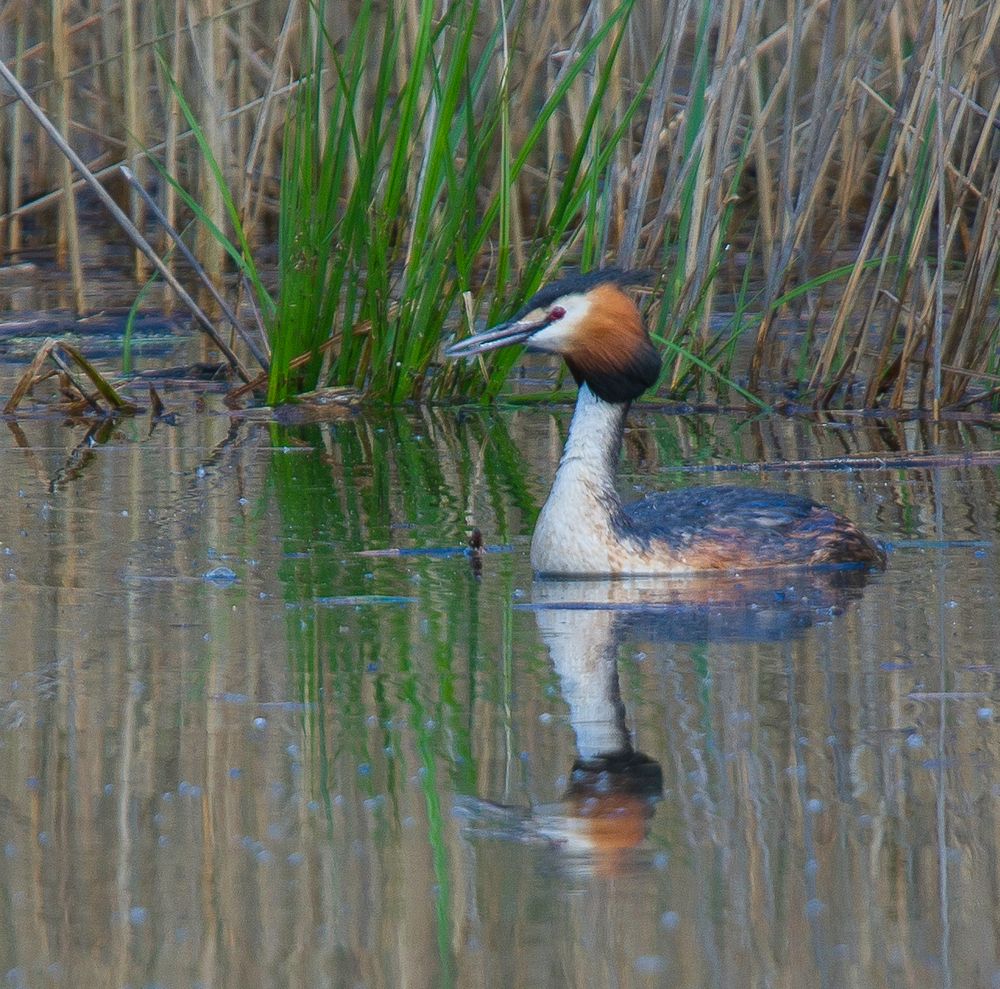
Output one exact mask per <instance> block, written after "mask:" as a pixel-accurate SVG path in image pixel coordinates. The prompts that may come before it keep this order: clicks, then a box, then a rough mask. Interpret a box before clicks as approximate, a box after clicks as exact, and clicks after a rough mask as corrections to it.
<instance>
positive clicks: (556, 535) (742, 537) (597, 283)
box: [445, 268, 885, 576]
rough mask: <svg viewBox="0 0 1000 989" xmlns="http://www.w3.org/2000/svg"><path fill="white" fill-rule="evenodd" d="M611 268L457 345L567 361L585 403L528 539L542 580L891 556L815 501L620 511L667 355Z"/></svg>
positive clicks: (660, 499) (689, 491)
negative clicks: (644, 416)
mask: <svg viewBox="0 0 1000 989" xmlns="http://www.w3.org/2000/svg"><path fill="white" fill-rule="evenodd" d="M646 280H647V276H646V274H645V273H641V272H628V271H621V270H619V269H616V268H605V269H602V270H598V271H593V272H590V273H589V274H586V275H572V276H570V277H567V278H563V279H561V280H560V281H557V282H554V283H553V284H551V285H547V286H545V287H544V288H542V289H541V290H540V291H539V292H537V293H536V294H535V295H534V296H533V297H532V298H531V299H530V300H529V301H528V303H527V304H526V305H525V306H524V307H523V308H522V309H521V311H520V312H518V313H517V314H516V315H515V316H514V317H513V318H512V319H510V320H509V321H508V322H506V323H502V324H500V325H499V326H495V327H493V328H492V329H489V330H486V331H485V332H483V333H477V334H476V335H475V336H471V337H468V338H466V339H465V340H461V341H459V342H458V343H454V344H452V345H451V346H450V347H448V348H447V350H445V356H446V357H451V358H458V357H469V356H472V355H474V354H481V353H484V352H485V351H488V350H495V349H497V348H498V347H506V346H509V345H511V344H527V345H528V347H530V348H531V349H532V350H540V351H545V352H548V353H553V354H559V355H560V356H562V358H563V359H564V360H565V361H566V364H567V366H568V367H569V369H570V372H571V373H572V375H573V377H574V378H575V379H576V383H577V385H578V386H579V395H578V396H577V400H576V411H575V412H574V413H573V421H572V424H571V425H570V430H569V437H568V438H567V440H566V446H565V449H564V450H563V455H562V459H561V460H560V462H559V469H558V470H557V471H556V478H555V481H554V482H553V484H552V490H551V491H550V492H549V497H548V499H547V500H546V502H545V506H544V507H543V508H542V511H541V514H540V515H539V517H538V523H537V525H536V526H535V533H534V536H533V537H532V540H531V565H532V566H533V567H534V569H535V570H536V571H537V572H538V573H540V574H550V575H559V576H599V575H600V576H603V575H637V574H678V573H695V572H699V571H706V570H752V569H760V568H770V567H814V566H824V565H830V564H850V563H853V564H859V565H869V566H876V567H882V566H884V565H885V553H884V552H883V550H882V548H881V547H880V546H879V545H878V544H877V543H876V542H875V541H874V540H872V539H870V538H869V537H868V536H866V535H865V534H864V533H863V532H862V531H861V530H860V529H859V528H858V527H857V526H856V525H855V524H854V523H853V522H851V521H850V519H847V518H844V516H843V515H839V514H837V513H836V512H834V511H832V510H831V509H829V508H826V507H824V506H823V505H819V504H817V503H816V502H814V501H811V500H809V499H808V498H803V497H800V496H798V495H792V494H784V493H782V492H778V491H765V490H761V489H756V488H740V487H731V486H729V485H725V486H718V487H699V488H683V489H681V490H679V491H670V492H664V493H657V494H649V495H647V496H646V497H645V498H643V499H642V500H640V501H637V502H634V503H632V504H630V505H623V504H622V502H621V499H620V498H619V496H618V492H617V490H616V489H615V472H616V468H617V464H618V458H619V455H620V453H621V443H622V434H623V431H624V427H625V416H626V415H627V413H628V409H629V405H630V404H631V402H632V401H633V400H634V399H636V398H638V397H639V396H640V395H641V394H642V393H643V392H644V391H645V390H646V389H647V388H649V387H651V386H652V385H653V384H655V383H656V379H657V376H658V375H659V371H660V357H659V354H657V352H656V350H655V349H654V347H653V344H652V341H651V340H650V339H649V333H648V332H647V331H646V327H645V325H644V324H643V320H642V316H641V315H640V314H639V310H638V308H637V307H636V305H635V303H634V302H633V301H632V299H631V298H630V297H629V296H628V295H626V293H625V292H624V291H623V289H624V288H625V286H628V285H634V284H638V283H641V282H644V281H646Z"/></svg>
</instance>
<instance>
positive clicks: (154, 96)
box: [0, 0, 1000, 412]
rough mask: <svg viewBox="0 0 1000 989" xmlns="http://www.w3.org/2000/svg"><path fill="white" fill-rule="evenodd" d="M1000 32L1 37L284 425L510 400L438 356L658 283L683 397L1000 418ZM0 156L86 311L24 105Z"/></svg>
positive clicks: (250, 31)
mask: <svg viewBox="0 0 1000 989" xmlns="http://www.w3.org/2000/svg"><path fill="white" fill-rule="evenodd" d="M998 27H1000V8H998V7H997V6H996V5H990V4H982V3H974V2H972V0H955V2H952V3H949V4H944V3H938V4H936V5H931V6H928V5H927V4H925V3H922V2H919V0H892V2H890V0H875V2H873V3H870V4H861V5H855V4H846V3H843V2H840V0H817V2H813V3H794V4H779V3H777V2H775V0H721V2H711V0H678V3H676V4H669V5H652V4H633V3H632V2H631V0H626V2H625V3H621V4H615V3H613V2H610V0H562V2H559V3H556V4H550V5H545V6H544V7H542V8H538V9H536V8H535V7H534V5H529V4H525V3H519V2H517V0H479V2H473V3H458V2H453V3H447V2H446V3H439V4H432V3H429V2H426V0H407V2H400V3H389V4H375V3H372V2H369V0H349V2H345V3H337V4H327V5H324V4H323V3H306V2H300V0H291V2H289V3H288V4H280V5H276V4H270V3H266V2H263V0H242V2H236V0H201V2H200V3H197V4H189V3H184V4H181V3H174V2H169V0H123V2H115V3H112V2H100V0H93V2H90V3H85V2H84V0H52V3H51V4H49V5H37V4H28V3H16V2H15V3H12V4H7V5H6V6H5V7H4V9H3V11H2V12H0V57H2V58H3V60H4V61H5V62H6V63H7V65H8V66H9V67H11V68H12V69H13V70H14V71H15V74H17V75H18V77H19V78H20V79H21V81H22V82H24V83H25V84H26V85H27V87H28V89H29V90H30V91H31V92H32V94H33V95H34V96H35V98H36V99H37V100H38V101H39V102H40V103H41V104H42V105H43V106H45V107H46V109H47V110H48V112H49V113H50V115H51V117H52V119H53V120H54V121H56V122H57V124H58V126H59V127H60V129H61V130H62V131H63V132H64V133H65V134H68V136H69V138H70V141H71V143H73V144H74V146H75V147H76V148H77V149H78V150H79V151H80V152H81V155H82V157H83V158H84V159H85V160H86V161H87V163H88V164H89V165H90V167H91V168H92V169H93V170H94V171H95V172H97V173H98V175H99V176H102V177H105V178H106V179H107V180H108V181H110V182H112V183H115V182H117V179H116V178H115V176H116V175H117V171H116V169H117V166H118V165H119V164H127V165H129V166H130V168H131V170H132V171H133V172H134V173H135V174H136V175H137V176H138V179H139V181H140V182H142V183H143V184H144V185H145V187H146V189H147V191H148V192H150V193H151V194H152V195H153V196H154V198H155V199H156V200H157V201H158V203H159V205H160V208H161V209H162V210H163V212H164V213H165V215H166V216H167V218H168V219H169V220H170V222H171V224H173V225H175V226H177V227H179V228H181V229H182V230H183V228H184V227H185V225H186V224H189V223H191V224H192V225H193V229H192V230H190V231H189V232H187V233H186V237H187V238H188V239H189V241H190V243H191V244H192V247H193V249H194V252H195V254H196V255H197V257H198V258H199V261H200V263H201V264H202V265H203V266H204V268H205V269H206V272H207V273H208V275H209V276H210V278H211V279H212V280H213V281H215V282H217V283H220V284H221V283H223V282H224V281H226V280H227V279H228V284H229V286H230V290H231V292H232V293H234V294H240V293H244V292H245V288H244V287H245V286H246V285H249V286H250V290H249V293H247V294H248V295H249V296H250V297H251V298H252V301H253V303H254V305H255V307H256V308H257V310H259V312H260V314H261V318H262V320H263V322H264V324H265V325H266V327H267V330H268V335H269V343H270V347H271V349H272V350H273V360H272V361H271V363H270V379H269V397H270V399H271V400H272V401H281V400H284V399H286V398H288V397H289V396H291V395H293V394H294V393H295V392H296V391H298V390H300V389H308V388H313V387H316V386H317V385H324V384H338V385H345V384H346V385H352V386H354V387H357V388H359V389H361V390H363V391H365V392H366V393H367V394H369V395H370V396H372V397H376V398H382V399H386V400H390V401H394V400H400V399H404V398H411V397H443V396H446V395H451V394H468V393H470V392H471V393H473V394H482V393H485V394H487V395H492V394H495V393H496V392H497V391H498V390H499V389H500V388H501V387H502V385H503V382H504V380H505V377H506V375H507V372H508V371H509V368H510V366H511V361H512V359H513V356H512V355H500V356H498V357H496V358H495V359H494V361H493V362H492V363H486V364H477V365H475V366H473V367H444V368H442V367H441V366H440V365H439V343H440V340H441V339H442V336H447V335H449V334H452V333H459V334H461V333H464V332H467V331H468V330H469V329H470V328H471V326H472V325H473V324H476V323H481V322H482V321H484V320H488V319H494V318H497V317H499V316H501V315H503V314H505V313H506V312H508V311H509V310H510V309H511V308H513V307H514V306H516V305H517V304H518V302H519V301H520V300H521V299H523V298H524V297H525V296H526V295H528V294H530V292H531V291H533V290H534V289H535V288H537V286H538V285H539V284H541V283H542V282H543V281H544V280H545V279H546V278H547V277H549V276H550V275H551V274H552V273H553V272H555V271H557V270H559V269H560V268H562V267H565V266H573V265H578V266H582V267H593V266H596V265H599V264H604V263H616V264H620V265H625V266H648V267H651V268H653V269H654V270H655V271H657V272H658V273H659V274H660V279H659V284H658V286H657V291H655V292H653V293H651V294H650V296H649V298H648V300H647V306H648V317H649V320H650V324H651V326H652V327H653V328H654V330H655V335H656V338H657V340H658V342H659V343H660V345H661V346H662V347H663V349H664V351H665V353H666V354H667V357H668V359H667V361H665V370H664V379H663V383H662V388H661V394H664V395H667V394H670V395H678V396H680V395H689V394H698V393H704V392H710V393H719V390H720V389H721V390H722V392H723V393H725V390H726V389H728V388H737V389H739V390H740V391H741V392H743V393H744V394H745V395H750V396H753V397H755V398H756V399H757V400H767V401H773V400H774V398H775V397H776V396H780V395H793V396H795V397H796V398H800V399H803V398H804V399H808V400H810V401H813V402H815V403H817V404H823V405H825V404H838V405H854V406H864V407H876V406H884V407H891V408H927V409H932V410H933V411H935V412H938V411H940V410H942V409H946V408H953V407H961V406H963V405H967V404H970V403H972V402H975V401H977V400H979V399H980V398H982V397H984V396H985V397H989V398H991V397H994V396H995V395H997V394H1000V368H998V367H997V358H996V343H997V333H998V330H1000V316H998V310H997V304H996V284H997V277H998V274H1000V270H998V266H1000V239H998V237H997V232H998V231H997V222H998V216H1000V214H998V206H1000V177H998V170H997V167H996V165H997V157H998V152H1000V144H998V138H1000V128H998V113H1000V85H998V75H997V70H998V60H997V56H996V51H997V45H996V41H997V33H998ZM0 138H2V141H0V147H2V148H3V149H4V152H3V154H4V156H5V159H6V160H5V161H4V166H5V175H6V181H4V182H3V183H2V184H0V186H2V187H0V250H2V251H3V254H4V257H6V258H8V259H9V258H17V257H20V256H23V255H24V254H25V252H27V251H29V250H31V249H33V248H37V247H38V246H47V247H48V248H50V249H51V248H57V249H58V257H59V259H60V261H63V260H64V261H65V263H66V264H67V265H68V266H69V270H70V272H71V277H72V279H73V281H74V284H77V285H78V295H79V299H78V305H79V306H80V307H81V308H82V307H83V306H84V305H85V301H84V299H83V284H82V283H83V279H84V278H85V274H84V272H83V267H84V264H85V261H86V259H84V261H82V262H81V261H80V260H79V253H78V248H77V253H76V254H74V247H73V244H74V242H75V243H76V244H79V239H80V238H79V229H78V228H79V226H80V224H81V223H87V222H93V218H92V216H91V215H90V214H88V212H87V211H86V209H84V210H82V211H81V210H74V209H73V206H72V205H71V204H72V203H73V199H74V196H73V195H71V194H69V190H70V185H71V179H70V177H69V175H68V173H67V170H66V166H65V165H64V164H63V162H62V159H61V158H60V157H59V156H58V155H56V154H53V153H52V151H51V150H50V149H49V148H48V147H47V146H46V144H45V143H44V141H43V139H42V138H41V137H40V136H39V135H38V133H37V131H36V130H35V129H34V128H33V126H32V125H31V124H29V123H28V122H27V121H26V119H25V116H24V112H23V110H22V109H21V107H20V106H19V104H18V103H17V102H16V101H15V100H14V99H13V98H7V97H6V96H3V95H0ZM120 194H121V196H122V197H123V198H125V197H131V202H132V213H133V216H135V217H136V218H138V219H140V220H142V219H143V212H142V210H143V209H144V207H143V204H142V198H141V197H139V196H135V195H134V194H133V193H132V192H131V191H129V190H128V188H127V187H125V186H122V187H121V188H120ZM81 212H82V213H83V216H82V217H81V215H80V214H81ZM274 245H277V251H275V250H274ZM162 246H163V249H164V250H166V249H167V247H168V241H167V239H166V237H165V236H164V240H163V242H162ZM74 257H75V258H76V259H77V260H74ZM136 275H137V278H142V277H144V276H145V272H144V270H143V262H141V261H140V260H139V259H137V261H136ZM235 275H239V276H245V277H234V276H235ZM304 353H308V354H311V355H312V358H311V359H309V360H307V361H306V362H305V363H303V361H302V360H301V355H302V354H304ZM296 358H300V359H299V360H298V361H296ZM293 361H295V363H294V364H293Z"/></svg>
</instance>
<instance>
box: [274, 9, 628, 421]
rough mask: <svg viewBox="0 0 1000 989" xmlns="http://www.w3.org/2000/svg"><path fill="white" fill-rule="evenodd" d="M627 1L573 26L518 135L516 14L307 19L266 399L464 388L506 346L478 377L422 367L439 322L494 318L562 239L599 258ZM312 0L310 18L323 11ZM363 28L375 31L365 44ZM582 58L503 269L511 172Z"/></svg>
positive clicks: (518, 168)
mask: <svg viewBox="0 0 1000 989" xmlns="http://www.w3.org/2000/svg"><path fill="white" fill-rule="evenodd" d="M633 3H634V0H625V2H624V3H622V4H620V5H619V6H618V7H616V8H615V9H614V10H613V11H612V12H611V13H610V15H609V16H608V17H607V18H606V19H604V20H603V21H600V22H597V23H595V25H594V27H593V29H592V30H586V31H581V32H579V35H578V37H577V39H575V41H574V44H573V50H572V53H571V54H570V55H568V56H567V58H566V68H565V70H564V71H563V72H562V73H561V74H560V76H559V78H558V80H557V83H556V85H555V86H554V87H553V89H552V91H551V92H550V93H549V94H547V95H546V96H544V98H539V100H538V103H537V106H535V107H532V108H531V112H532V114H533V117H534V120H533V124H532V126H531V128H530V130H529V132H528V134H527V135H526V137H525V138H524V140H523V141H522V142H521V143H520V145H519V146H518V147H516V148H515V147H513V145H512V143H511V140H510V121H509V115H510V106H511V92H510V73H509V71H508V59H509V53H510V51H511V50H512V48H513V47H514V46H521V45H523V44H524V43H525V42H526V41H527V40H528V39H526V38H524V37H523V36H522V32H523V31H524V30H525V27H526V25H525V18H524V17H523V16H522V17H521V18H519V19H518V20H517V21H515V22H513V23H510V22H508V21H507V20H506V18H501V19H500V20H499V21H498V22H497V23H496V25H495V26H494V28H493V30H492V32H491V33H490V34H489V35H488V36H487V37H485V38H478V37H477V28H478V27H480V26H481V25H482V23H483V19H482V17H481V12H480V4H479V3H478V2H468V0H455V2H452V3H451V4H449V5H447V6H446V7H445V8H444V9H443V12H442V13H441V14H440V16H435V7H434V5H433V4H430V3H422V4H420V5H419V18H418V19H417V20H416V22H415V23H412V22H411V23H409V24H408V23H407V20H406V16H405V14H403V13H401V12H400V10H397V8H396V6H395V5H392V4H390V5H388V6H387V7H386V8H385V9H384V11H382V12H381V13H380V14H379V15H378V16H377V20H378V25H377V27H376V24H375V21H376V5H375V4H373V3H372V2H370V0H365V2H363V3H362V4H361V6H360V9H359V11H358V15H357V17H356V19H355V21H354V23H353V26H352V28H351V30H350V33H349V34H348V35H347V36H346V37H345V38H344V39H342V41H341V43H340V44H336V43H335V42H334V39H332V38H331V37H330V36H329V34H328V33H327V32H326V31H325V30H323V29H322V27H321V26H320V27H318V28H316V29H315V30H314V31H313V33H312V34H311V35H310V34H307V38H306V48H305V53H304V61H305V62H306V65H307V71H306V73H305V76H304V79H303V84H302V85H301V87H300V88H299V91H298V93H297V96H296V98H295V101H294V109H293V112H292V113H291V115H290V117H289V123H288V128H287V131H286V137H285V155H284V162H285V163H284V167H283V169H282V183H281V216H280V234H279V245H280V246H279V257H280V260H279V270H280V289H279V292H278V297H277V310H276V313H275V317H274V323H273V333H272V339H273V341H274V346H273V356H274V359H273V364H272V369H271V376H270V383H269V389H268V400H269V401H270V402H272V403H276V402H281V401H284V400H286V399H288V398H289V397H291V396H292V395H294V394H295V393H296V392H298V391H301V390H308V389H311V388H314V387H316V386H317V385H318V384H336V385H350V386H353V387H356V388H359V389H362V390H363V391H364V392H365V393H366V394H367V395H369V396H370V397H372V398H376V399H383V400H386V401H392V402H394V401H400V400H403V399H408V398H416V397H421V396H427V395H430V396H440V395H443V394H448V393H452V392H454V391H456V390H457V391H466V390H468V389H469V388H470V387H474V388H476V387H481V388H483V389H484V390H485V392H486V393H489V394H492V393H495V391H496V390H497V389H498V388H499V386H500V384H501V383H502V381H503V378H504V376H505V373H506V371H507V369H508V367H509V363H510V360H511V357H510V356H509V355H504V356H503V357H500V358H498V359H497V360H496V361H495V362H494V364H493V366H492V367H491V368H490V369H489V370H488V371H487V374H486V377H485V379H483V380H482V381H481V383H480V384H476V385H473V384H472V380H473V378H475V377H476V376H478V375H479V373H480V372H479V371H478V370H477V369H473V370H472V371H469V370H468V369H463V368H461V367H453V368H449V369H448V370H446V371H444V372H442V373H439V374H437V375H436V376H434V377H433V378H429V377H428V372H429V371H430V370H431V368H432V365H433V364H434V362H435V360H436V358H437V355H438V352H439V347H440V342H441V338H442V334H443V333H444V331H445V328H446V327H454V326H456V325H459V324H460V323H463V322H464V323H466V324H467V323H468V321H469V320H470V319H472V318H474V317H475V316H476V315H477V314H481V315H483V316H484V317H486V316H488V317H489V318H494V317H496V316H497V315H498V313H499V312H500V310H501V307H506V306H509V305H513V304H516V303H517V301H518V300H519V299H522V298H524V297H526V296H527V295H528V294H530V293H531V292H532V291H534V290H535V289H536V288H537V287H538V286H539V285H540V284H541V283H542V281H543V280H544V279H545V277H546V276H547V275H548V274H549V273H551V272H552V270H553V269H554V268H556V267H557V266H558V263H559V259H560V258H561V257H562V256H563V254H564V253H565V252H566V251H567V250H569V249H574V250H576V251H579V252H582V253H584V254H589V256H590V257H591V258H592V259H593V260H599V258H598V255H599V254H600V253H601V252H600V251H598V250H597V249H596V247H595V246H594V245H595V244H596V243H597V241H598V239H599V237H600V231H601V229H602V226H603V225H602V223H601V221H600V219H599V217H600V214H601V213H602V210H603V205H602V203H603V201H604V197H603V190H604V185H605V183H607V182H609V181H610V175H609V170H610V164H611V159H612V156H613V154H614V152H615V150H616V148H617V147H618V145H619V143H620V142H621V141H622V139H623V137H624V136H625V135H626V134H627V133H628V127H629V124H630V122H631V120H632V118H633V116H634V114H635V113H636V111H637V109H638V108H639V105H640V101H641V95H642V90H643V89H644V86H640V88H639V92H638V93H637V94H635V96H634V98H633V99H632V100H631V102H630V103H629V105H628V106H627V107H625V108H624V111H623V112H621V113H619V114H616V118H617V119H615V120H614V121H613V123H607V124H604V123H602V121H601V111H602V103H603V99H604V96H605V93H606V91H607V87H608V83H609V80H610V79H611V76H612V72H613V69H614V66H615V63H616V59H617V57H618V54H619V51H620V46H621V42H622V39H623V37H624V31H625V27H626V25H627V23H628V18H629V15H630V13H631V10H632V7H633ZM324 6H325V5H324V4H323V3H322V2H320V3H319V4H318V5H317V7H316V18H315V24H318V25H322V24H323V23H324V14H325V11H324ZM380 9H381V8H380ZM523 9H524V8H522V10H523ZM373 36H375V37H380V38H381V43H380V45H378V47H377V49H376V50H375V51H373V50H372V42H371V38H372V37H373ZM585 73H588V74H589V75H590V79H589V82H590V92H589V93H588V94H587V100H588V110H587V116H586V119H585V121H584V126H583V127H582V128H581V130H580V132H579V136H578V137H577V139H576V141H575V143H574V144H573V145H572V146H571V147H570V149H569V154H568V160H567V163H566V165H565V167H564V168H562V169H561V170H560V171H559V172H558V174H553V175H551V176H550V181H551V182H552V183H553V184H554V185H555V186H557V190H556V194H555V196H554V197H553V203H552V206H551V208H550V209H549V210H547V211H543V212H540V213H539V215H538V216H537V219H536V224H535V227H534V228H533V229H532V230H531V231H530V232H529V233H528V234H527V243H528V250H527V254H526V257H525V258H524V260H523V262H522V263H521V264H520V265H517V266H516V268H515V265H514V263H513V259H512V255H513V253H514V251H515V246H514V243H513V240H514V235H513V232H512V227H513V214H514V211H515V203H514V199H515V196H516V195H517V192H518V181H519V178H520V176H521V174H522V172H523V171H524V170H525V169H526V168H527V167H528V166H529V164H530V163H532V162H533V160H534V159H535V158H536V157H537V152H538V151H539V148H540V145H541V143H542V141H543V140H544V137H545V135H546V132H547V128H548V126H549V124H550V123H551V122H552V121H553V120H554V119H555V118H556V116H557V115H558V114H559V112H560V111H561V110H562V109H563V105H564V103H565V101H566V98H567V94H568V93H569V91H570V90H571V88H572V87H573V86H574V85H575V84H576V83H577V82H578V81H580V78H581V76H583V75H584V74H585ZM575 241H576V242H579V243H574V242H575ZM515 270H516V271H517V276H516V283H514V284H512V283H511V280H512V278H513V277H514V274H513V273H514V271H515ZM331 337H334V338H335V339H336V340H337V345H336V346H335V347H334V348H333V350H332V351H331V355H330V356H328V357H324V355H323V354H322V353H321V351H320V347H321V345H322V344H323V343H324V342H325V341H327V340H328V339H330V338H331ZM304 352H312V353H313V355H314V356H313V359H312V361H311V362H310V363H309V365H308V366H307V367H305V368H300V369H292V368H290V366H289V365H290V362H291V361H292V359H294V358H295V357H296V356H298V355H299V354H302V353H304Z"/></svg>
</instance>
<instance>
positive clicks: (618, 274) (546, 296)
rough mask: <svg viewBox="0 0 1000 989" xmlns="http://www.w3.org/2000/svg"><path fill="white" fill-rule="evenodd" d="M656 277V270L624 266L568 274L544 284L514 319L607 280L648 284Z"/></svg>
mask: <svg viewBox="0 0 1000 989" xmlns="http://www.w3.org/2000/svg"><path fill="white" fill-rule="evenodd" d="M655 277H656V272H655V271H650V270H648V269H632V270H629V269H624V268H598V269H597V270H596V271H588V272H586V273H585V274H580V273H577V274H575V275H566V277H565V278H560V279H559V281H557V282H551V283H549V284H548V285H544V286H542V288H540V289H539V290H538V291H537V292H536V293H535V294H534V295H533V296H532V297H531V298H530V299H528V301H527V302H526V303H525V304H524V305H523V306H522V307H521V308H520V309H519V310H518V311H517V312H516V313H515V314H514V315H513V317H512V319H513V320H518V319H522V318H523V317H524V316H527V315H528V313H530V312H531V311H532V309H545V308H546V307H547V306H550V305H552V303H553V302H555V301H556V299H558V298H560V297H561V296H564V295H575V294H580V295H583V294H584V293H586V292H589V291H590V290H591V289H592V288H593V287H594V286H595V285H604V284H605V283H606V282H614V284H615V285H622V286H624V285H648V284H649V283H650V282H651V281H652V280H653V279H654V278H655Z"/></svg>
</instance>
